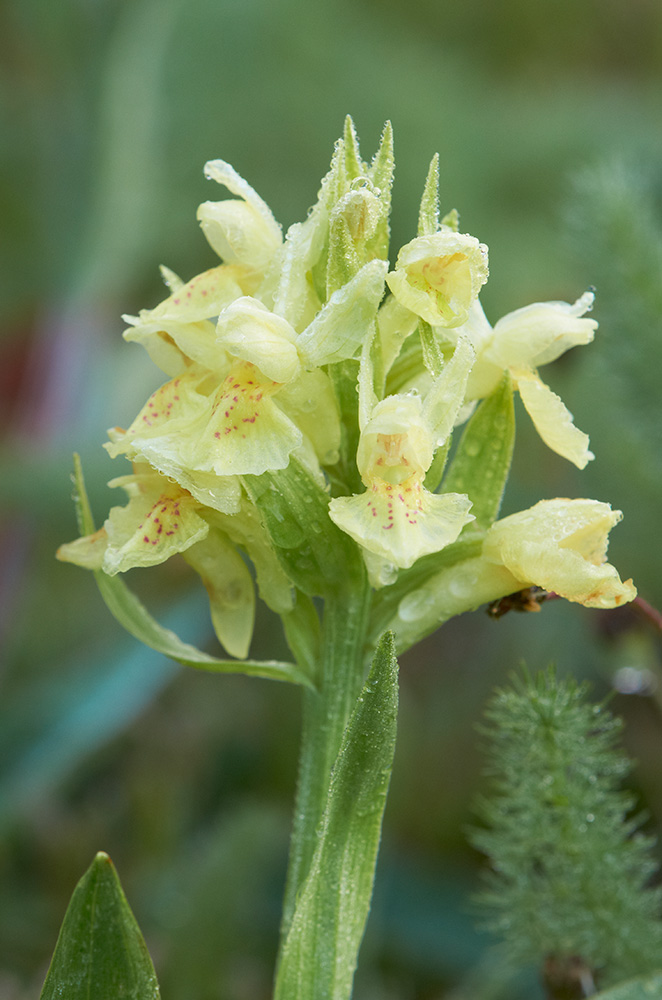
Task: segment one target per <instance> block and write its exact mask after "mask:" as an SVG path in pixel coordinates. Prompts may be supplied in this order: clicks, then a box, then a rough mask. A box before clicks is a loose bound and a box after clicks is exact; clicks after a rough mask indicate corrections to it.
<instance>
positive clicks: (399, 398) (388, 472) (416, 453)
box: [356, 393, 434, 486]
mask: <svg viewBox="0 0 662 1000" xmlns="http://www.w3.org/2000/svg"><path fill="white" fill-rule="evenodd" d="M433 456H434V439H433V437H432V434H431V431H430V427H429V424H428V422H427V420H426V419H425V417H424V415H423V403H422V400H421V397H420V396H417V395H410V394H406V393H398V394H397V395H394V396H387V397H386V399H382V400H380V401H379V402H378V403H377V405H376V406H375V407H374V409H373V411H372V414H371V416H370V420H369V421H368V423H367V424H366V425H365V427H364V428H363V430H362V432H361V437H360V439H359V447H358V450H357V454H356V464H357V466H358V469H359V472H360V473H361V478H362V480H363V482H364V483H365V484H366V486H368V485H369V484H370V483H371V482H372V479H373V478H374V476H378V477H379V478H381V479H384V480H385V481H388V482H389V483H391V484H398V483H402V482H404V480H406V479H409V478H410V477H411V476H412V474H416V475H418V476H420V477H422V476H423V475H424V474H425V473H426V472H427V470H428V469H429V468H430V465H431V464H432V458H433Z"/></svg>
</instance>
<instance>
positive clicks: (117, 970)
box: [41, 852, 160, 1000]
mask: <svg viewBox="0 0 662 1000" xmlns="http://www.w3.org/2000/svg"><path fill="white" fill-rule="evenodd" d="M159 997H160V993H159V986H158V983H157V981H156V973H155V972H154V966H153V965H152V960H151V959H150V957H149V953H148V951H147V947H146V945H145V942H144V940H143V937H142V934H141V933H140V929H139V927H138V924H137V923H136V920H135V917H134V916H133V913H132V912H131V909H130V907H129V904H128V903H127V901H126V897H125V896H124V893H123V892H122V887H121V885H120V882H119V879H118V877H117V872H116V871H115V868H114V867H113V863H112V861H111V860H110V858H109V857H108V855H107V854H104V853H102V852H100V853H99V854H97V856H96V858H95V859H94V861H93V862H92V864H91V865H90V867H89V868H88V870H87V872H86V873H85V875H83V877H82V879H81V880H80V882H79V883H78V885H77V886H76V888H75V889H74V893H73V895H72V897H71V902H70V903H69V907H68V909H67V912H66V914H65V917H64V922H63V924H62V929H61V931H60V936H59V938H58V942H57V945H56V948H55V953H54V955H53V960H52V962H51V966H50V969H49V970H48V975H47V976H46V982H45V983H44V988H43V990H42V992H41V1000H159Z"/></svg>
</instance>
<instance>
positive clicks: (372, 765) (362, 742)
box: [274, 633, 398, 1000]
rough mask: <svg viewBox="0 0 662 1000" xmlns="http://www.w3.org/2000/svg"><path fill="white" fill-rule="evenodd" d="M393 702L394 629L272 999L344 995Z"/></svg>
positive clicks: (367, 695)
mask: <svg viewBox="0 0 662 1000" xmlns="http://www.w3.org/2000/svg"><path fill="white" fill-rule="evenodd" d="M397 706H398V683H397V660H396V657H395V646H394V639H393V635H392V634H391V633H385V635H384V636H383V637H382V639H381V641H380V643H379V645H378V647H377V650H376V652H375V656H374V658H373V662H372V668H371V670H370V674H369V676H368V679H367V681H366V683H365V685H364V687H363V691H362V692H361V695H360V696H359V699H358V701H357V704H356V708H355V710H354V713H353V715H352V717H351V719H350V721H349V723H348V725H347V729H346V730H345V736H344V739H343V743H342V746H341V748H340V751H339V753H338V757H337V759H336V764H335V767H334V769H333V773H332V777H331V783H330V787H329V795H328V800H327V807H326V811H325V815H324V820H323V822H322V827H321V832H320V837H319V842H318V846H317V849H316V851H315V854H314V856H313V860H312V863H311V867H310V871H309V873H308V876H307V878H306V881H305V882H304V885H303V887H302V890H301V893H300V896H299V900H298V903H297V907H296V910H295V913H294V917H293V920H292V924H291V927H290V931H289V934H288V936H287V939H286V941H285V945H284V948H283V952H282V957H281V963H280V967H279V970H278V975H277V979H276V989H275V994H274V998H275V1000H309V998H310V997H320V998H322V997H324V998H326V1000H348V998H349V996H350V994H351V989H352V979H353V976H354V969H355V968H356V960H357V955H358V950H359V947H360V944H361V939H362V937H363V931H364V928H365V923H366V919H367V916H368V911H369V908H370V898H371V895H372V885H373V880H374V870H375V864H376V860H377V852H378V849H379V840H380V836H381V824H382V816H383V812H384V806H385V804H386V795H387V792H388V786H389V781H390V776H391V767H392V762H393V752H394V748H395V737H396V725H397Z"/></svg>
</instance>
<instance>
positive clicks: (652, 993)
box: [593, 972, 662, 1000]
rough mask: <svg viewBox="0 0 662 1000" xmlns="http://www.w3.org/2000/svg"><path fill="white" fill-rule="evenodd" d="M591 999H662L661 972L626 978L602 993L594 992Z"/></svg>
mask: <svg viewBox="0 0 662 1000" xmlns="http://www.w3.org/2000/svg"><path fill="white" fill-rule="evenodd" d="M593 1000H662V972H658V973H654V974H653V975H650V976H640V977H638V978H637V979H628V981H627V982H625V983H620V984H619V985H618V986H614V987H613V989H610V990H605V991H604V993H596V994H595V997H594V998H593Z"/></svg>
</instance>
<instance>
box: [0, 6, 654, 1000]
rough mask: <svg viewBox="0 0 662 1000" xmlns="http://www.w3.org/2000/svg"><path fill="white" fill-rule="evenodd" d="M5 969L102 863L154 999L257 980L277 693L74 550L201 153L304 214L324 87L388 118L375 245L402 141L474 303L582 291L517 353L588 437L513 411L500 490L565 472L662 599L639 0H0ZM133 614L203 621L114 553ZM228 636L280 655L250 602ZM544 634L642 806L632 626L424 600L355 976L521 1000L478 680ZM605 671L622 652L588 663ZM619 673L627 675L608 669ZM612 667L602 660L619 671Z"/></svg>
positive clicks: (506, 667) (648, 22)
mask: <svg viewBox="0 0 662 1000" xmlns="http://www.w3.org/2000/svg"><path fill="white" fill-rule="evenodd" d="M0 54H1V57H0V58H1V69H0V116H1V117H0V214H1V216H2V244H1V245H0V327H1V329H0V333H1V337H0V422H1V424H2V430H3V443H2V446H1V450H0V463H1V464H0V503H1V505H2V518H1V519H0V540H1V542H2V559H1V560H0V598H1V603H0V643H1V644H2V653H1V654H0V655H1V657H2V670H1V673H0V691H1V700H0V727H1V728H0V748H1V763H2V772H1V774H0V997H1V998H2V1000H27V998H28V997H36V996H38V993H39V989H40V987H41V983H42V981H43V977H44V975H45V971H46V968H47V965H48V961H49V957H50V953H51V951H52V948H53V945H54V942H55V938H56V935H57V930H58V927H59V924H60V921H61V918H62V915H63V912H64V909H65V907H66V902H67V900H68V897H69V895H70V893H71V891H72V889H73V885H74V884H75V882H76V880H77V879H78V878H79V877H80V875H81V874H82V873H83V871H84V870H85V868H86V867H87V865H88V864H89V862H90V861H91V859H92V857H93V856H94V853H95V852H96V851H97V850H99V849H103V850H106V851H108V852H109V853H110V855H111V856H112V857H113V859H114V861H115V863H116V865H117V867H118V869H119V872H120V876H121V877H122V879H123V882H124V886H125V889H126V891H127V894H128V895H129V898H130V900H131V902H132V905H133V907H134V910H135V912H136V915H137V917H138V919H139V921H140V923H141V925H142V927H143V929H144V932H145V935H146V938H147V941H148V944H149V946H150V949H151V951H152V954H153V956H154V959H155V962H156V965H157V969H158V972H159V976H160V979H161V983H162V991H163V994H164V996H166V997H175V998H177V997H178V998H181V1000H184V998H185V1000H248V998H251V1000H260V998H267V997H268V996H269V989H270V977H271V969H272V964H273V959H274V954H275V946H276V937H277V925H278V914H279V905H280V894H281V890H282V884H283V877H284V866H285V856H286V848H287V835H288V826H289V809H290V807H291V802H292V798H293V793H294V785H295V777H296V758H297V742H298V727H299V693H298V692H297V691H296V690H294V689H290V688H286V687H285V686H281V685H279V684H276V683H270V682H266V681H265V682H262V681H255V680H248V679H244V678H217V677H210V676H205V675H202V674H200V675H198V674H196V673H195V672H193V671H188V672H187V671H184V670H183V669H181V670H180V669H179V668H177V667H176V666H174V665H173V664H170V663H168V662H166V661H164V660H163V659H162V658H161V657H159V656H157V655H155V654H153V653H151V652H150V651H146V650H143V649H141V648H140V647H138V645H137V644H136V643H134V642H133V641H132V640H131V639H130V638H129V637H127V636H125V635H124V634H123V633H122V632H121V630H120V628H119V626H117V625H116V624H115V623H114V622H113V621H112V620H111V619H110V616H109V614H108V613H107V612H106V610H105V608H104V607H103V605H102V603H101V600H100V598H99V597H98V595H97V594H96V592H95V589H94V587H93V584H92V582H91V578H90V577H89V575H88V574H86V573H84V572H83V571H81V570H77V569H75V568H74V567H72V566H68V565H62V564H59V563H56V562H55V560H54V558H53V553H54V551H55V549H56V547H57V545H58V544H59V543H60V542H62V541H65V540H70V539H71V538H73V537H74V536H75V534H76V529H75V523H74V516H73V508H72V505H71V500H70V493H71V484H70V480H69V471H70V468H71V452H72V451H73V450H74V449H75V450H78V451H80V452H81V454H82V457H83V462H84V466H85V468H86V470H87V476H88V480H89V484H88V485H89V488H90V493H91V497H92V501H93V505H94V508H95V512H96V516H97V519H98V521H99V522H101V520H102V518H103V517H104V516H105V514H106V512H107V509H108V507H109V506H110V504H111V502H112V500H113V499H114V498H113V496H112V494H111V493H110V492H109V491H108V490H107V488H106V487H105V482H106V481H107V480H108V479H109V478H111V477H112V476H113V475H118V474H119V471H118V468H117V465H116V463H115V464H113V463H112V462H111V461H110V460H109V459H108V458H107V456H106V455H105V452H104V451H103V450H102V448H101V443H102V441H103V440H105V430H106V428H107V427H108V426H111V425H115V424H120V425H126V423H127V421H128V420H130V419H131V418H132V416H133V415H134V413H135V412H136V411H137V409H138V407H139V406H140V405H141V404H142V402H143V401H144V399H145V398H146V395H147V394H148V393H149V392H150V391H151V390H152V389H153V388H155V387H156V386H157V385H158V384H159V380H160V375H159V373H158V372H157V371H156V369H154V368H153V367H152V366H151V364H150V363H149V361H148V360H147V358H146V356H143V354H142V353H141V350H140V348H138V347H136V346H134V345H126V344H124V343H123V342H122V340H121V336H120V334H121V330H122V322H121V319H120V315H121V313H123V312H128V313H131V312H135V311H137V310H138V309H139V308H141V307H148V306H151V305H154V304H156V302H157V301H159V299H160V298H161V297H162V295H163V293H162V285H161V283H160V278H159V274H158V265H159V264H160V263H165V264H167V265H168V266H170V267H171V268H173V269H174V270H175V271H176V272H178V273H180V274H181V275H182V276H183V277H184V278H185V279H188V278H189V277H190V276H192V275H193V274H195V273H196V272H197V271H199V270H201V269H203V268H205V267H208V266H211V264H212V263H213V262H214V256H213V253H212V251H211V250H210V249H209V247H208V246H207V244H206V242H205V240H204V238H203V237H202V234H201V233H200V231H199V228H198V226H197V223H196V221H195V210H196V207H197V205H198V204H199V202H201V201H203V200H206V199H208V198H210V197H215V196H216V194H215V192H212V193H210V190H209V187H208V185H207V182H205V181H204V179H203V175H202V166H203V163H204V162H205V160H207V159H210V158H214V157H222V158H223V159H226V160H229V161H230V162H231V163H232V164H233V165H234V166H235V167H236V168H237V170H239V172H240V173H241V174H243V175H244V176H245V177H246V178H247V179H248V180H249V181H250V183H251V184H253V185H254V187H255V188H256V189H257V190H258V191H259V192H260V193H261V195H262V196H263V197H264V198H265V199H266V200H267V202H268V203H269V204H270V205H271V207H272V209H273V211H274V213H275V215H276V217H277V218H278V219H279V221H280V222H281V223H283V225H284V226H285V227H287V226H288V225H289V224H290V223H292V222H294V221H297V220H299V219H301V218H302V217H304V216H305V213H306V211H307V208H308V207H309V205H311V204H312V203H313V202H314V200H315V198H316V193H317V189H318V185H319V179H320V178H321V176H322V175H323V173H324V172H325V170H326V168H327V165H328V161H329V159H330V155H331V151H332V147H333V142H334V140H335V138H336V137H337V136H338V135H339V134H340V132H341V130H342V123H343V118H344V115H345V114H346V113H347V112H350V113H351V114H352V115H353V117H354V120H355V122H356V126H357V129H358V131H359V135H360V137H361V140H362V151H363V155H364V157H365V158H366V159H370V157H371V156H372V154H373V152H374V150H375V148H376V144H377V141H378V138H379V135H380V132H381V129H382V126H383V123H384V120H385V119H387V118H390V119H391V120H392V122H393V126H394V129H395V137H396V161H397V169H396V184H395V191H394V216H393V246H394V247H397V246H399V245H400V244H401V243H403V242H405V241H407V240H409V239H410V238H411V237H412V236H413V235H414V234H415V224H416V212H417V205H418V199H419V197H420V191H421V188H422V184H423V180H424V178H425V174H426V170H427V166H428V163H429V160H430V157H431V156H432V154H433V153H434V152H435V151H437V150H438V151H439V152H440V154H441V196H442V206H443V208H444V210H447V209H449V208H451V207H457V208H458V209H459V211H460V213H461V220H462V230H463V231H468V232H471V233H472V234H474V235H476V236H478V237H479V238H480V239H481V240H483V241H484V242H486V243H487V244H488V245H489V247H490V269H491V275H492V277H491V279H490V282H489V284H488V286H487V287H486V289H485V292H484V294H483V296H482V298H483V302H484V305H485V308H486V311H487V313H488V316H489V317H490V318H491V320H492V321H493V322H494V321H496V320H497V319H498V318H499V316H500V315H502V314H503V313H504V312H506V311H509V310H511V309H514V308H517V307H519V306H521V305H525V304H527V303H529V302H532V301H540V300H547V299H563V300H569V301H573V300H574V299H575V298H576V297H578V296H579V295H580V294H581V293H582V292H583V291H584V290H585V288H586V287H588V286H589V285H594V286H596V289H597V299H596V310H595V315H596V318H597V319H598V320H599V321H600V331H599V334H598V337H597V339H596V342H595V344H594V345H593V346H592V347H590V348H589V349H587V350H585V351H575V352H571V354H570V355H566V356H564V357H563V358H561V359H560V361H559V362H557V363H555V364H554V365H553V366H550V368H548V369H546V371H545V378H546V380H549V382H550V383H551V385H552V386H553V388H554V389H555V390H556V391H557V392H559V393H560V394H561V395H562V396H563V398H564V399H565V401H566V402H567V404H568V405H569V407H570V408H571V409H572V411H573V412H574V413H575V416H576V418H577V423H578V425H579V426H580V427H581V428H582V429H583V430H586V431H588V432H589V433H590V434H591V440H592V446H593V450H594V451H595V452H596V455H597V459H596V461H595V462H594V463H592V464H591V466H590V467H589V468H588V469H586V470H585V471H584V472H583V473H578V472H577V471H576V470H574V468H573V467H571V466H569V465H568V464H567V463H564V462H563V460H562V459H560V458H557V457H556V456H555V455H553V454H551V453H550V452H549V451H547V450H546V449H545V448H544V446H543V445H542V444H541V443H540V441H539V440H537V439H536V438H535V435H534V434H533V433H532V431H531V429H530V427H529V424H528V421H527V420H526V419H523V420H521V421H520V423H519V426H518V444H517V452H516V460H515V465H514V472H513V477H512V479H511V483H510V484H509V489H508V493H507V496H506V499H505V503H504V512H505V513H511V512H513V511H515V510H517V509H520V508H521V507H523V506H528V505H529V504H531V503H534V502H535V501H536V500H538V499H540V498H541V497H552V496H556V495H561V496H566V495H567V496H591V497H595V498H596V499H602V500H609V501H611V502H612V503H613V504H614V505H615V506H617V507H620V508H622V509H623V510H624V512H625V520H624V522H623V524H622V525H621V526H619V527H618V528H617V529H616V532H615V534H614V538H613V542H612V546H611V550H610V551H611V555H612V557H613V561H614V562H615V563H616V564H617V566H618V568H619V569H620V571H621V573H622V575H623V576H624V577H627V576H633V577H634V578H635V582H636V583H637V584H638V586H639V588H640V592H641V594H642V595H643V596H644V597H645V598H646V599H647V600H648V601H649V602H651V603H652V604H653V605H657V606H658V607H659V606H660V604H662V584H661V583H660V580H659V577H658V572H657V564H658V550H659V541H658V539H659V526H658V525H659V510H660V501H659V497H660V490H661V488H662V466H661V463H660V457H659V456H660V445H661V444H662V424H661V421H660V402H659V400H660V388H659V386H660V382H661V379H662V339H661V334H662V319H661V317H662V131H661V128H660V126H661V124H662V109H661V98H662V7H661V6H660V4H659V3H658V2H657V0H582V2H581V3H577V0H537V2H536V3H531V0H496V2H495V0H464V2H463V3H458V2H456V0H419V3H418V4H417V5H412V4H411V3H406V2H404V0H329V2H327V3H324V4H322V3H318V2H317V0H309V2H308V3H307V4H305V5H304V4H302V3H301V2H295V0H186V2H184V0H60V2H58V3H52V2H51V0H5V3H4V5H3V6H2V8H1V9H0ZM134 576H135V579H132V581H131V583H132V586H135V587H137V588H138V589H139V590H140V591H141V593H143V594H147V595H148V600H149V604H150V607H151V608H153V609H155V610H156V612H157V613H158V615H159V616H160V617H161V620H163V621H164V622H167V623H168V624H170V625H171V626H173V627H175V628H176V629H177V630H179V631H180V633H181V634H182V635H183V636H184V637H185V638H188V639H189V640H193V641H196V642H197V643H198V644H203V643H205V642H206V641H207V640H208V638H209V634H210V628H209V623H208V619H207V611H206V608H205V599H204V596H203V595H201V594H200V593H199V592H198V589H197V588H196V587H195V585H194V582H193V580H192V578H191V576H190V575H189V572H188V571H187V569H186V567H185V566H184V564H183V563H182V565H178V564H177V561H176V560H172V561H171V563H169V564H167V565H166V566H164V567H162V568H161V570H160V571H154V572H153V573H148V574H145V577H144V578H143V577H142V576H141V574H140V573H137V574H134ZM254 652H255V654H256V655H258V656H259V655H264V656H276V655H279V654H282V653H283V649H282V639H281V637H280V634H279V631H278V628H277V627H276V623H275V622H274V621H273V620H272V619H271V618H269V617H268V616H267V613H266V612H265V613H264V614H263V616H262V619H261V620H260V623H259V629H258V633H257V635H256V639H255V646H254ZM522 660H525V661H526V662H527V664H528V665H529V666H530V667H531V668H533V669H536V668H539V667H543V666H545V665H546V664H547V663H548V662H549V661H550V660H554V661H555V662H557V663H558V665H559V669H560V670H561V671H562V672H564V671H572V672H574V673H576V674H578V675H579V676H583V677H588V678H590V679H591V680H592V681H593V682H594V685H595V692H596V695H597V696H600V697H601V696H602V695H604V693H605V692H606V691H607V690H608V689H609V688H610V686H612V685H613V683H614V680H613V679H614V675H615V673H616V672H617V671H618V670H619V669H622V668H624V667H631V668H634V671H633V672H631V673H630V674H628V675H626V676H627V677H629V678H630V682H631V685H632V686H633V687H634V688H636V689H638V691H639V693H637V694H634V695H629V696H626V695H625V694H617V695H616V698H615V701H614V707H615V709H616V710H617V711H619V712H621V713H623V714H624V715H625V717H626V720H627V722H628V726H627V730H626V737H625V738H626V743H627V746H628V749H629V750H630V752H631V753H632V754H634V755H635V756H636V757H637V758H638V759H639V766H638V767H637V770H636V772H635V776H634V777H635V781H636V783H637V789H638V791H639V792H640V794H641V797H642V801H643V802H644V803H645V805H646V807H647V809H648V810H649V813H650V816H651V819H650V827H651V829H652V830H654V829H656V828H658V827H659V826H660V825H662V752H661V751H662V729H661V726H660V692H659V691H656V679H657V678H659V677H660V673H659V670H660V667H659V643H658V638H657V636H656V633H655V630H654V629H653V628H652V626H650V625H649V624H648V623H647V622H646V621H645V620H644V619H640V618H638V617H637V615H636V614H635V613H634V612H632V611H631V610H624V611H621V612H618V613H610V612H600V613H599V612H589V611H586V610H585V609H583V608H580V607H578V606H575V605H572V606H570V605H564V604H563V603H562V602H553V603H550V604H549V605H546V606H545V607H544V608H543V611H542V613H541V614H539V615H515V614H509V615H507V616H505V617H504V618H503V619H501V620H500V621H499V622H496V623H495V622H493V621H491V620H489V619H488V618H487V616H486V615H485V614H484V613H482V612H478V613H476V614H474V615H471V616H465V617H464V618H462V619H459V620H456V621H455V622H452V623H451V624H450V625H449V626H447V627H446V628H444V630H443V631H442V632H440V633H439V634H438V635H436V636H434V637H432V638H431V639H429V640H428V641H426V642H425V643H424V644H423V645H422V646H421V647H420V648H419V649H418V650H417V651H416V652H414V653H413V654H409V655H408V656H407V657H405V658H404V660H403V664H402V695H401V697H402V716H401V722H400V743H399V748H398V753H397V759H396V769H395V774H394V779H393V785H392V791H391V797H390V801H389V805H388V809H387V816H386V832H385V836H384V843H383V851H382V856H381V859H380V868H379V874H378V881H377V888H376V897H375V905H374V908H373V914H372V917H371V923H370V928H369V931H368V935H367V938H366V942H365V945H364V950H363V953H362V966H361V970H360V972H359V976H358V979H357V986H356V990H355V993H356V996H357V998H361V1000H396V998H397V1000H440V998H452V1000H469V998H471V1000H481V998H482V1000H488V998H498V997H502V996H503V997H509V998H517V997H519V996H522V997H527V998H535V997H536V996H537V995H538V994H537V993H536V989H537V987H536V985H535V980H533V979H531V978H530V977H527V974H525V975H524V976H523V977H520V978H519V979H513V978H512V975H511V972H510V970H508V969H506V968H503V967H501V966H500V965H499V963H498V961H497V960H496V958H495V957H494V954H493V952H492V951H491V950H490V947H489V945H490V942H489V941H488V940H487V938H486V937H485V936H484V935H481V934H480V933H479V932H477V931H476V930H475V926H474V921H473V918H472V916H471V904H470V899H471V894H472V892H473V891H474V890H475V888H476V884H477V883H476V879H477V871H478V869H479V867H480V864H481V860H480V858H479V857H478V856H477V855H476V854H475V853H474V852H472V851H471V849H470V848H469V847H468V846H467V843H466V837H465V831H466V827H467V825H468V824H470V823H471V821H472V813H471V802H472V798H473V796H474V794H475V792H476V789H477V787H478V785H479V782H480V771H481V767H482V763H481V760H480V756H479V754H478V751H477V749H476V734H475V730H474V725H475V723H476V721H477V720H478V719H479V718H480V714H481V710H482V706H483V704H484V702H485V699H486V697H487V696H488V694H489V692H490V690H491V689H492V687H493V686H494V685H495V684H497V683H501V682H502V681H503V680H504V679H505V678H506V676H507V675H508V673H509V671H511V670H512V669H513V668H515V667H516V666H517V664H518V663H519V662H520V661H522ZM616 676H617V678H622V677H623V676H624V675H622V674H617V673H616ZM630 682H628V683H630ZM617 686H620V687H623V686H624V683H623V682H622V680H620V681H618V683H617Z"/></svg>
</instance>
